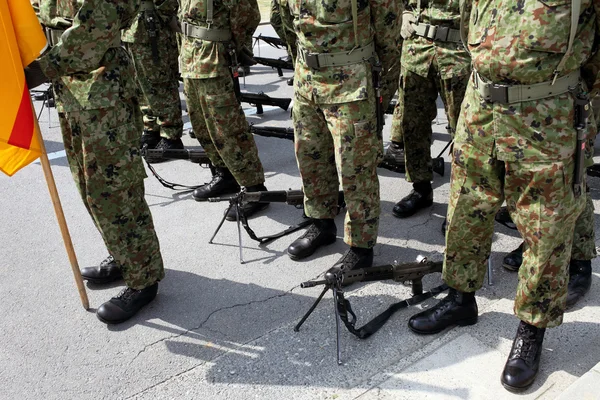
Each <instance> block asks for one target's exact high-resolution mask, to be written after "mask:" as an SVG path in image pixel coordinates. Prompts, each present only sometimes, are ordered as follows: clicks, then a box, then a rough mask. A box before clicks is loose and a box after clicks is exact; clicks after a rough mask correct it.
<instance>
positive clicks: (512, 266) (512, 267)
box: [502, 263, 521, 272]
mask: <svg viewBox="0 0 600 400" xmlns="http://www.w3.org/2000/svg"><path fill="white" fill-rule="evenodd" d="M502 266H503V267H504V269H507V270H509V271H512V272H517V271H518V270H519V268H521V267H520V266H519V267H515V266H514V265H510V264H506V263H502Z"/></svg>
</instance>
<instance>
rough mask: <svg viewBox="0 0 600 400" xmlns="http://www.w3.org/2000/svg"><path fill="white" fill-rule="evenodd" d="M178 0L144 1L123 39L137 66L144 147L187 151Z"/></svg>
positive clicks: (125, 31) (124, 32) (142, 143)
mask: <svg viewBox="0 0 600 400" xmlns="http://www.w3.org/2000/svg"><path fill="white" fill-rule="evenodd" d="M177 7H178V2H177V0H143V1H142V2H141V5H140V8H139V12H138V14H137V15H136V16H135V18H134V19H133V21H132V23H131V26H130V27H129V28H128V29H126V30H124V31H123V34H122V40H123V42H124V43H125V46H126V48H127V50H128V51H129V53H130V54H131V57H132V59H133V65H134V67H135V73H136V80H137V86H138V100H139V102H140V105H141V110H142V114H143V118H144V133H143V135H142V139H141V145H142V146H144V145H147V146H148V148H150V149H154V148H161V149H183V143H182V141H181V135H182V133H183V121H182V119H181V101H180V99H179V67H178V65H177V57H178V56H179V54H178V51H177V37H176V32H175V31H174V29H173V19H174V18H176V15H177Z"/></svg>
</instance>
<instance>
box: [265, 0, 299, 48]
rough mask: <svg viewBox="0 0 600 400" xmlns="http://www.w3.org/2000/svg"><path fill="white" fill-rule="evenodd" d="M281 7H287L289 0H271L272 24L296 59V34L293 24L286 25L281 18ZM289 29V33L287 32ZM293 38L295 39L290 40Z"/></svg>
mask: <svg viewBox="0 0 600 400" xmlns="http://www.w3.org/2000/svg"><path fill="white" fill-rule="evenodd" d="M281 7H287V0H271V21H270V22H271V26H273V29H275V33H277V36H279V37H280V38H281V40H283V41H284V42H285V44H286V46H287V51H288V55H289V56H290V57H292V58H293V59H294V60H295V59H296V53H297V50H298V49H297V48H296V39H295V38H296V36H295V35H294V34H293V28H292V27H291V26H284V25H283V20H282V19H281ZM285 30H288V33H286V32H285ZM291 38H293V40H289V41H288V39H291Z"/></svg>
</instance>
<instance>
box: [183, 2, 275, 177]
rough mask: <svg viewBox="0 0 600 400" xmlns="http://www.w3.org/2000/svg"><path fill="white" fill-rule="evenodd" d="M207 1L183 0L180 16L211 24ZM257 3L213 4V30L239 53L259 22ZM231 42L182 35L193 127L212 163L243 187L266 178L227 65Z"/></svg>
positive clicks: (185, 81) (196, 23)
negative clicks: (227, 36) (226, 36)
mask: <svg viewBox="0 0 600 400" xmlns="http://www.w3.org/2000/svg"><path fill="white" fill-rule="evenodd" d="M206 4H207V0H183V1H182V4H181V9H180V20H181V21H182V22H183V23H190V24H193V25H194V26H200V27H204V28H206V27H207V23H206ZM255 5H256V2H255V1H248V0H231V1H226V2H215V3H214V16H213V22H212V24H211V29H215V30H227V31H229V32H230V33H231V37H232V40H231V42H230V43H231V45H232V46H233V47H234V48H235V49H236V50H237V51H238V53H239V52H240V51H241V48H242V47H243V44H244V43H246V41H247V40H248V38H249V37H251V36H252V32H254V30H255V29H256V26H258V23H259V22H260V13H259V11H258V8H257V7H256V6H255ZM228 45H229V43H228V42H218V41H208V40H201V39H197V38H194V37H191V36H185V35H183V37H182V44H181V56H180V67H181V75H182V76H183V83H184V93H185V96H186V99H187V106H188V112H189V115H190V120H191V122H192V128H193V129H194V133H195V135H196V137H197V138H198V141H199V142H200V144H201V145H202V147H204V149H205V150H206V153H207V154H208V156H209V158H210V160H211V162H212V164H213V165H214V166H215V167H217V168H228V169H229V171H231V173H232V174H233V176H234V177H235V179H236V181H237V182H238V183H239V184H240V185H242V186H254V185H258V184H261V183H263V182H264V180H265V179H264V173H263V169H262V164H261V163H260V160H259V158H258V150H257V148H256V144H255V142H254V138H253V136H252V134H251V133H250V131H249V128H248V122H247V121H246V117H245V115H244V112H243V110H242V107H241V106H240V103H239V102H238V100H237V98H236V94H235V91H234V82H233V78H232V76H231V71H230V68H229V65H230V64H231V61H230V59H229V56H228Z"/></svg>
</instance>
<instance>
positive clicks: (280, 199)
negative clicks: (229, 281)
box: [208, 189, 345, 264]
mask: <svg viewBox="0 0 600 400" xmlns="http://www.w3.org/2000/svg"><path fill="white" fill-rule="evenodd" d="M208 201H209V202H211V203H217V202H221V201H229V207H228V208H227V210H226V211H225V214H223V218H222V219H221V222H220V223H219V226H217V229H216V230H215V232H214V233H213V235H212V237H211V238H210V240H209V241H208V243H210V244H212V243H213V239H214V238H215V236H217V233H219V231H220V230H221V227H222V226H223V223H224V222H225V218H226V216H227V214H228V213H229V211H230V210H231V209H232V208H234V207H235V210H236V215H237V218H236V222H237V226H238V247H239V250H240V263H241V264H244V263H245V261H244V258H243V254H242V234H241V226H242V227H243V228H244V230H245V231H246V233H247V234H248V236H250V238H251V239H252V240H256V241H257V242H259V243H261V244H262V243H267V242H270V241H272V240H275V239H279V238H280V237H283V236H286V235H289V234H290V233H292V232H296V231H297V230H299V229H302V228H304V227H306V226H308V225H310V224H312V219H310V218H306V219H305V220H303V221H301V222H300V223H298V224H296V225H292V226H290V227H288V228H287V229H285V230H284V231H282V232H279V233H276V234H273V235H268V236H262V237H258V236H257V235H256V233H255V232H254V231H253V230H252V228H250V226H249V224H248V218H247V217H246V214H245V213H244V208H243V206H244V205H245V204H248V203H286V204H289V205H292V206H294V207H296V208H301V207H302V205H303V203H304V192H303V191H302V190H292V189H290V190H267V191H262V192H247V191H246V190H245V189H242V190H241V191H240V192H239V193H237V194H236V195H234V196H230V197H211V198H209V199H208ZM344 204H345V203H344V192H342V191H340V192H339V193H338V207H339V209H341V208H342V207H344ZM240 225H241V226H240Z"/></svg>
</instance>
